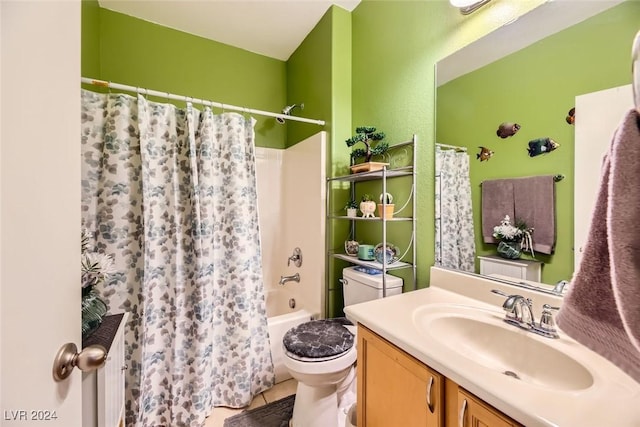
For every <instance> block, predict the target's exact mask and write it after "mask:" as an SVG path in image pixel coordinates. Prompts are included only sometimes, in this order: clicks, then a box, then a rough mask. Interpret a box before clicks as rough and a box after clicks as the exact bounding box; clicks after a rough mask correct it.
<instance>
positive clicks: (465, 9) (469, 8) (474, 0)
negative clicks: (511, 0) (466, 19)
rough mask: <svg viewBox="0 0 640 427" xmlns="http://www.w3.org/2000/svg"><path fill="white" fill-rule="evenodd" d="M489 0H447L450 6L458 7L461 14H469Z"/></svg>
mask: <svg viewBox="0 0 640 427" xmlns="http://www.w3.org/2000/svg"><path fill="white" fill-rule="evenodd" d="M490 1H491V0H480V1H478V0H449V3H451V5H452V6H454V7H457V8H458V9H460V13H461V14H463V15H469V14H470V13H473V12H475V11H476V10H478V9H480V7H482V6H484V5H485V4H487V3H489V2H490Z"/></svg>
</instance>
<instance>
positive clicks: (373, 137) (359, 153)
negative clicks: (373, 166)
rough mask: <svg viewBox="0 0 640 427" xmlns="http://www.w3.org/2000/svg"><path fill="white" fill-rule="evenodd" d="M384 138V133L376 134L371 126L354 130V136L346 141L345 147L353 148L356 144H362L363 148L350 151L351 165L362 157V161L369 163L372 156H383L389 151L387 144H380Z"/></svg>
mask: <svg viewBox="0 0 640 427" xmlns="http://www.w3.org/2000/svg"><path fill="white" fill-rule="evenodd" d="M384 137H385V134H384V132H376V128H375V127H373V126H360V127H357V128H356V134H355V135H354V136H352V137H351V138H349V139H347V140H346V141H345V142H346V143H347V147H353V146H354V145H356V144H358V143H360V142H361V143H363V144H364V147H365V148H355V149H353V151H351V165H354V164H355V161H356V159H359V158H362V157H364V161H365V163H366V162H370V161H371V158H372V157H373V156H379V155H381V154H384V153H386V152H387V150H388V149H389V144H388V143H386V142H381V141H382V140H383V139H384Z"/></svg>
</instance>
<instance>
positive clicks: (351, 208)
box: [344, 199, 358, 218]
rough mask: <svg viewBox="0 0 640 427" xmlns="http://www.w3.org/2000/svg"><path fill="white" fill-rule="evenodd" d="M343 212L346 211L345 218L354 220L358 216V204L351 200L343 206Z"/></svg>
mask: <svg viewBox="0 0 640 427" xmlns="http://www.w3.org/2000/svg"><path fill="white" fill-rule="evenodd" d="M344 210H346V211H347V216H348V217H349V218H355V217H357V216H358V203H357V202H356V201H355V200H353V199H351V200H349V201H348V202H347V204H346V205H345V207H344Z"/></svg>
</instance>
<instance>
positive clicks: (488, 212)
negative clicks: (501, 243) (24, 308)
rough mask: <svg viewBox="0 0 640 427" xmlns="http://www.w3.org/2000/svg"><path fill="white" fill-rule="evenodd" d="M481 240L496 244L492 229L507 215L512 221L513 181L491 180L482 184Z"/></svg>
mask: <svg viewBox="0 0 640 427" xmlns="http://www.w3.org/2000/svg"><path fill="white" fill-rule="evenodd" d="M481 201H482V240H483V241H484V242H485V243H498V241H497V240H496V239H495V238H494V237H493V227H495V226H496V225H500V222H501V221H502V219H503V218H504V217H505V215H509V218H511V221H513V220H514V219H513V217H514V210H513V206H514V205H513V180H511V179H492V180H488V181H483V182H482V200H481Z"/></svg>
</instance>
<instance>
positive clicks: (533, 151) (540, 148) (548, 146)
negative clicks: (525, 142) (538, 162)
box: [527, 138, 560, 157]
mask: <svg viewBox="0 0 640 427" xmlns="http://www.w3.org/2000/svg"><path fill="white" fill-rule="evenodd" d="M558 147H560V144H558V143H557V142H555V141H554V140H553V139H551V138H538V139H533V140H531V141H529V148H528V149H527V151H528V152H529V157H535V156H539V155H540V154H545V153H550V152H552V151H553V150H555V149H556V148H558Z"/></svg>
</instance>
